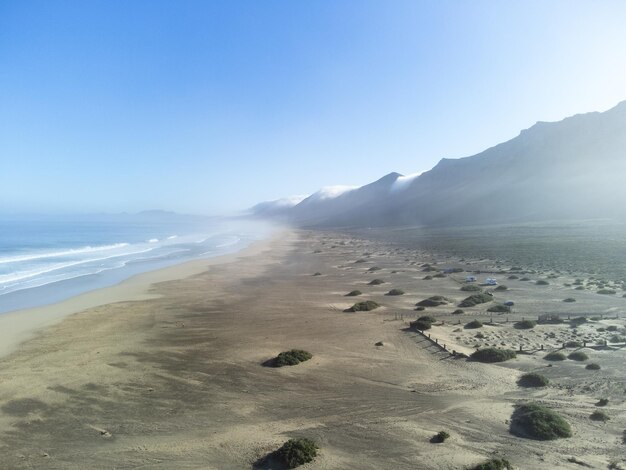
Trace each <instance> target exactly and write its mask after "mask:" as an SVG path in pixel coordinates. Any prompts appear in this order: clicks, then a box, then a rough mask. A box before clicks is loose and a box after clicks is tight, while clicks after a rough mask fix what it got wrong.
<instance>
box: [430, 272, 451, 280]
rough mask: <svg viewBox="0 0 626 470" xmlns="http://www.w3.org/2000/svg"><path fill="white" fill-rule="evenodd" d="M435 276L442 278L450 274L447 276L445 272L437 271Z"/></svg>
mask: <svg viewBox="0 0 626 470" xmlns="http://www.w3.org/2000/svg"><path fill="white" fill-rule="evenodd" d="M433 277H436V278H437V279H441V278H444V277H448V276H446V275H445V274H444V273H437V274H435V275H434V276H433Z"/></svg>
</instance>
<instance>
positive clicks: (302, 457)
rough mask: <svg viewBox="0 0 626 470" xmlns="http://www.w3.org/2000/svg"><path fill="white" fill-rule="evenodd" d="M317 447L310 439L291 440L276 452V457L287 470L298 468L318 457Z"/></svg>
mask: <svg viewBox="0 0 626 470" xmlns="http://www.w3.org/2000/svg"><path fill="white" fill-rule="evenodd" d="M317 449H318V448H317V445H315V442H313V441H312V440H310V439H306V438H299V439H289V440H288V441H287V442H285V443H284V444H283V446H282V447H281V448H280V449H278V450H277V451H276V456H277V457H278V458H279V459H280V460H282V461H283V462H284V464H285V465H286V466H287V468H296V467H299V466H300V465H304V464H305V463H308V462H311V461H313V459H314V458H315V457H317Z"/></svg>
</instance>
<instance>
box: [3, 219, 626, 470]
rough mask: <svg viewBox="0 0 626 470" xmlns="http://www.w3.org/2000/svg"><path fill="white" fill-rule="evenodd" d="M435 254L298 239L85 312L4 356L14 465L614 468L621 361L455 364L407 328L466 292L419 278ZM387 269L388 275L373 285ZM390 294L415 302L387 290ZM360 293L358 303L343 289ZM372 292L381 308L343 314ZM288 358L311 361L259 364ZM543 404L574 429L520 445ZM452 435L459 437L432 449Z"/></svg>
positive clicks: (8, 443) (449, 328) (446, 315)
mask: <svg viewBox="0 0 626 470" xmlns="http://www.w3.org/2000/svg"><path fill="white" fill-rule="evenodd" d="M368 253H369V254H368ZM358 259H365V260H366V262H363V263H355V261H357V260H358ZM427 261H428V262H431V263H438V262H439V261H441V260H438V259H437V256H436V255H434V254H425V253H418V252H410V251H409V250H404V249H398V248H397V247H394V246H392V245H388V244H385V243H382V242H372V241H368V240H359V239H353V238H351V237H349V236H347V235H340V234H333V233H321V232H304V231H299V232H288V233H285V234H282V235H281V236H280V237H277V238H275V239H273V240H272V241H271V242H269V243H266V244H265V245H262V246H260V247H257V248H255V249H251V250H249V251H247V252H243V253H240V254H239V255H234V256H232V257H231V258H230V259H229V260H228V262H221V263H214V264H212V265H210V266H208V265H207V264H206V262H205V264H204V265H202V264H201V263H200V264H195V265H194V268H193V269H192V270H191V271H185V270H184V269H182V268H179V271H175V273H176V275H175V276H174V275H173V273H174V272H173V271H171V272H170V275H169V276H168V277H166V278H163V277H161V278H159V276H158V275H157V274H153V275H152V278H151V279H150V281H149V284H152V283H153V282H156V283H153V284H152V287H151V288H150V290H149V292H148V293H149V297H145V294H146V289H145V286H146V284H145V283H143V284H141V285H142V286H143V287H141V289H140V292H142V293H143V294H142V295H144V297H142V298H139V297H134V299H135V300H124V301H119V302H115V303H106V304H98V305H97V306H93V307H91V308H88V309H87V310H85V311H82V312H81V313H78V314H76V315H72V316H70V317H68V318H66V319H65V320H63V321H61V322H59V323H57V324H55V325H52V326H49V327H48V328H47V329H45V330H43V331H42V332H41V333H39V334H37V335H36V336H35V337H34V338H31V339H29V340H28V341H26V342H25V343H22V344H21V346H20V347H19V349H18V350H17V351H15V352H14V353H12V354H10V355H8V356H6V357H5V358H4V359H2V361H1V362H0V377H1V378H0V411H1V412H0V445H1V446H2V454H3V463H2V465H3V468H46V469H85V468H118V469H121V468H167V469H169V468H172V469H173V468H176V469H182V468H209V469H212V468H214V469H231V468H232V469H241V468H252V467H253V464H254V462H256V461H258V460H259V459H260V458H262V457H263V456H264V455H266V454H267V453H269V452H271V451H273V450H275V449H277V448H278V447H279V446H280V445H281V444H282V443H283V442H284V441H285V440H287V439H288V438H290V437H297V436H303V437H309V438H312V439H314V440H315V441H316V442H317V443H318V445H319V446H320V453H319V456H318V457H317V458H316V459H315V461H314V462H312V463H310V464H307V465H305V466H303V467H302V468H319V469H337V468H346V469H348V468H355V469H357V468H358V469H380V468H385V469H387V468H389V469H404V468H406V469H409V468H410V469H415V468H425V469H458V468H465V467H467V466H469V465H470V464H476V463H479V462H481V461H482V460H485V459H486V458H489V457H491V456H494V455H496V456H506V457H507V458H508V459H509V460H510V461H511V462H512V463H513V464H514V465H515V467H516V468H522V469H553V468H572V469H574V468H576V469H579V468H581V466H580V464H577V463H574V462H572V461H569V460H568V459H570V458H572V457H576V458H577V459H579V460H580V461H584V462H585V463H587V464H588V465H589V466H590V467H591V468H606V466H607V465H608V463H609V462H611V461H619V459H620V458H622V456H623V445H622V444H621V439H622V434H621V433H622V428H623V424H620V422H621V423H623V419H624V417H625V414H626V413H625V409H624V405H623V390H624V388H625V386H626V384H625V378H624V375H623V373H622V372H620V371H619V369H616V368H615V367H613V364H614V363H619V362H620V361H623V354H622V353H621V352H620V351H612V352H610V353H609V352H607V351H595V350H594V351H592V353H591V355H592V356H593V360H594V361H597V362H599V363H601V364H602V365H603V368H602V370H601V371H597V372H595V373H594V374H595V375H592V374H591V373H590V372H589V371H586V370H585V369H584V366H582V365H581V364H577V363H574V361H567V363H566V364H559V365H555V366H553V367H550V368H548V367H546V366H547V364H546V363H545V361H543V359H541V356H539V355H537V354H535V355H528V356H518V359H516V360H514V361H511V362H507V363H505V364H504V366H501V365H488V364H480V363H475V362H468V361H466V360H464V359H457V358H454V357H452V356H451V355H450V354H448V353H446V352H444V351H442V350H441V349H439V348H438V347H436V346H434V345H433V344H432V343H431V342H429V341H428V340H426V339H425V338H424V337H423V336H421V335H420V334H418V333H417V332H413V331H410V330H409V329H408V322H409V320H411V319H413V318H415V316H416V314H421V312H415V311H414V304H415V303H416V302H417V301H419V300H422V299H423V298H426V297H428V296H430V295H435V294H438V295H445V296H451V297H454V298H455V299H460V298H462V297H463V296H462V295H461V294H462V293H461V292H459V291H458V289H459V284H458V282H456V281H455V280H454V278H452V277H451V276H449V277H447V278H441V279H437V280H423V277H424V273H423V272H421V269H422V268H421V267H420V266H419V264H417V263H424V262H427ZM372 266H378V267H380V268H381V269H380V270H378V271H375V272H370V271H368V270H369V269H370V268H371V267H372ZM394 271H395V272H394ZM314 273H320V275H318V276H313V274H314ZM374 277H379V278H383V279H385V281H386V283H385V284H382V285H379V286H369V285H368V283H369V281H371V280H372V279H373V278H374ZM158 281H161V282H158ZM391 288H401V289H403V290H404V291H405V292H406V294H405V295H401V296H386V295H384V294H385V293H386V292H387V291H388V290H389V289H391ZM353 289H359V290H361V291H362V292H363V295H361V296H359V297H356V298H352V297H345V296H344V295H345V294H346V293H347V292H349V291H351V290H353ZM524 289H531V287H530V286H528V287H524ZM537 289H539V287H537ZM552 289H556V287H553V288H552ZM138 292H139V291H138ZM520 295H521V294H520ZM543 295H546V296H550V295H552V296H554V292H551V293H548V291H544V293H543V294H538V295H537V296H534V297H533V298H534V299H535V301H536V302H537V305H536V306H533V305H534V304H533V305H531V306H529V307H528V308H529V309H530V310H528V311H525V313H524V315H529V314H530V313H534V314H536V313H537V312H538V309H540V305H541V302H540V300H541V298H542V297H541V296H543ZM364 299H372V300H375V301H376V302H378V303H380V304H381V305H382V307H381V308H379V309H377V310H374V311H372V312H357V313H344V312H343V309H345V308H347V307H348V306H350V305H351V304H352V303H353V302H354V301H357V300H364ZM619 300H621V299H604V298H603V299H602V301H603V302H617V301H619ZM576 308H580V309H584V308H585V302H584V301H581V302H580V305H577V306H576ZM607 308H610V307H607ZM438 309H439V310H438ZM451 310H453V309H452V306H451V307H450V308H448V307H437V308H433V309H429V310H428V313H429V314H431V313H433V314H434V315H436V316H437V318H438V319H440V320H443V321H444V322H445V323H444V324H443V325H439V324H437V325H436V326H434V327H433V330H432V332H433V335H440V336H441V337H442V338H445V340H446V341H447V342H448V343H450V347H455V348H457V349H459V350H462V348H466V350H468V352H471V350H472V346H473V345H472V343H471V342H470V341H469V340H468V338H469V334H468V333H467V332H461V334H457V333H458V332H457V333H454V329H455V328H458V327H456V326H454V325H450V323H451V322H453V320H452V318H453V316H452V315H450V313H451ZM480 315H483V316H485V314H484V309H483V310H480V309H478V308H475V309H474V310H472V309H469V311H468V312H466V313H465V314H464V315H463V320H464V321H465V320H469V319H472V318H473V317H474V316H480ZM485 317H486V316H485ZM618 323H619V321H618ZM622 323H623V322H622ZM622 326H623V325H622ZM487 328H490V329H491V330H493V331H491V330H490V332H489V335H496V333H495V331H498V332H500V331H501V333H497V334H499V335H500V336H501V337H498V338H497V339H498V340H500V341H501V342H507V341H508V342H511V343H512V342H513V337H512V336H511V335H514V334H517V333H519V331H518V330H513V329H512V328H507V327H506V326H503V327H495V326H494V327H484V329H487ZM509 330H512V332H511V331H509ZM566 331H567V330H566ZM524 334H528V335H531V333H524ZM532 334H533V335H537V334H538V333H536V332H533V333H532ZM456 336H459V338H461V339H458V340H457V339H456ZM381 341H382V344H383V345H382V346H376V345H375V343H377V342H381ZM529 341H531V340H529ZM533 341H535V340H533ZM292 348H299V349H304V350H307V351H309V352H311V353H312V354H313V358H312V359H311V360H309V361H307V362H304V363H302V364H299V365H298V366H294V367H283V368H268V367H263V365H262V363H263V362H264V361H266V360H267V359H269V358H271V357H273V356H275V355H276V354H277V353H279V352H281V351H284V350H288V349H292ZM537 368H542V370H545V371H547V372H546V375H549V377H550V379H551V382H552V383H551V385H550V386H549V387H548V388H546V389H538V390H536V391H532V390H528V389H521V388H520V387H518V386H517V385H516V380H517V379H518V377H519V375H520V373H521V372H520V371H525V370H534V369H537ZM599 394H608V395H609V396H610V405H609V406H608V407H607V409H606V411H607V412H608V413H610V414H611V416H612V419H611V421H609V422H608V423H597V422H593V421H590V420H589V419H588V415H589V413H590V412H591V411H593V409H594V405H593V403H594V401H595V400H597V398H599ZM531 398H532V399H536V400H539V401H541V402H546V403H549V404H550V405H551V406H552V407H553V408H556V409H558V410H559V411H560V412H561V413H562V414H563V416H565V417H566V418H567V419H568V420H569V421H570V422H571V424H572V426H573V428H574V436H573V437H572V438H570V439H562V440H559V441H551V442H539V441H533V440H528V439H522V438H519V437H515V436H513V435H511V434H510V433H509V422H508V420H509V419H510V416H511V412H512V410H513V405H514V404H516V403H519V402H521V401H525V400H529V399H531ZM440 430H446V431H447V432H448V433H449V434H450V435H451V437H450V439H449V440H448V441H446V442H445V443H443V444H432V443H430V442H429V440H430V438H431V437H432V436H433V435H434V434H435V433H437V432H438V431H440Z"/></svg>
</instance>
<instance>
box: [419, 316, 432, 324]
mask: <svg viewBox="0 0 626 470" xmlns="http://www.w3.org/2000/svg"><path fill="white" fill-rule="evenodd" d="M417 321H427V322H430V323H435V321H436V320H435V317H431V316H430V315H424V316H422V317H419V318H418V319H417Z"/></svg>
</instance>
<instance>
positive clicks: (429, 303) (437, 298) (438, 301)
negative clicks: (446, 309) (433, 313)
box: [415, 295, 452, 307]
mask: <svg viewBox="0 0 626 470" xmlns="http://www.w3.org/2000/svg"><path fill="white" fill-rule="evenodd" d="M450 302H452V301H451V300H450V299H448V298H446V297H443V296H441V295H433V296H432V297H429V298H427V299H424V300H421V301H420V302H418V303H417V304H415V305H416V306H418V307H438V306H439V305H446V304H448V303H450Z"/></svg>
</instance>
